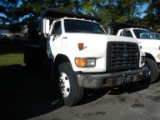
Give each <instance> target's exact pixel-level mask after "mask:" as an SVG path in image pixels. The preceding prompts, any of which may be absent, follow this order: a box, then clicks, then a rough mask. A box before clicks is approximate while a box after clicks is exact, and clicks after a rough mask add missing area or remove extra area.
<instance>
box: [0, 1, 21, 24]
mask: <svg viewBox="0 0 160 120" xmlns="http://www.w3.org/2000/svg"><path fill="white" fill-rule="evenodd" d="M17 6H18V1H17V0H2V1H1V2H0V13H1V16H0V23H2V24H7V23H11V22H14V20H15V18H16V17H17V16H16V15H15V14H12V13H11V12H10V11H11V10H12V9H13V8H15V7H17Z"/></svg>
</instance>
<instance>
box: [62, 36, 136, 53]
mask: <svg viewBox="0 0 160 120" xmlns="http://www.w3.org/2000/svg"><path fill="white" fill-rule="evenodd" d="M62 38H63V39H64V38H65V39H64V40H63V41H64V42H63V47H66V48H69V49H70V48H71V49H77V50H78V47H77V46H78V43H83V44H84V50H91V51H92V50H93V51H95V50H96V51H97V52H98V51H102V49H105V50H106V45H107V43H108V42H110V41H116V42H118V41H119V42H131V43H137V41H136V40H135V39H134V38H128V37H121V36H115V35H107V34H83V33H75V34H73V33H72V34H71V35H70V34H69V33H68V34H65V35H63V36H62ZM103 51H104V50H103Z"/></svg>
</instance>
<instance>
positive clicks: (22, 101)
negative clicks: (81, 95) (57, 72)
mask: <svg viewBox="0 0 160 120" xmlns="http://www.w3.org/2000/svg"><path fill="white" fill-rule="evenodd" d="M0 82H1V84H0V97H1V99H0V119H1V120H8V119H9V120H11V119H12V120H17V119H19V120H23V119H24V120H25V119H29V118H33V117H36V116H40V115H43V114H46V113H48V112H52V111H54V110H56V109H58V108H60V107H62V106H63V103H62V102H61V100H60V97H59V95H58V94H57V91H55V89H54V86H53V85H52V83H51V81H50V80H49V78H47V77H46V76H39V75H29V74H27V73H26V71H25V66H20V65H11V66H5V67H0Z"/></svg>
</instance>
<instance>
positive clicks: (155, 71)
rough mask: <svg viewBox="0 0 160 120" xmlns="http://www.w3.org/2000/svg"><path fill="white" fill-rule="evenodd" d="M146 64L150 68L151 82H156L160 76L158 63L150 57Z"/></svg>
mask: <svg viewBox="0 0 160 120" xmlns="http://www.w3.org/2000/svg"><path fill="white" fill-rule="evenodd" d="M146 65H147V66H148V68H149V70H150V71H149V74H150V83H154V82H156V81H157V80H158V78H159V68H158V65H157V63H156V62H155V61H153V60H152V59H150V58H146Z"/></svg>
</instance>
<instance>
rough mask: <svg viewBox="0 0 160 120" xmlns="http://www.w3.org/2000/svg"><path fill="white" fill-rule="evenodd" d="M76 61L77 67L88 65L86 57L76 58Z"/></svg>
mask: <svg viewBox="0 0 160 120" xmlns="http://www.w3.org/2000/svg"><path fill="white" fill-rule="evenodd" d="M75 63H76V65H77V67H86V66H87V60H86V59H85V58H76V59H75Z"/></svg>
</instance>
